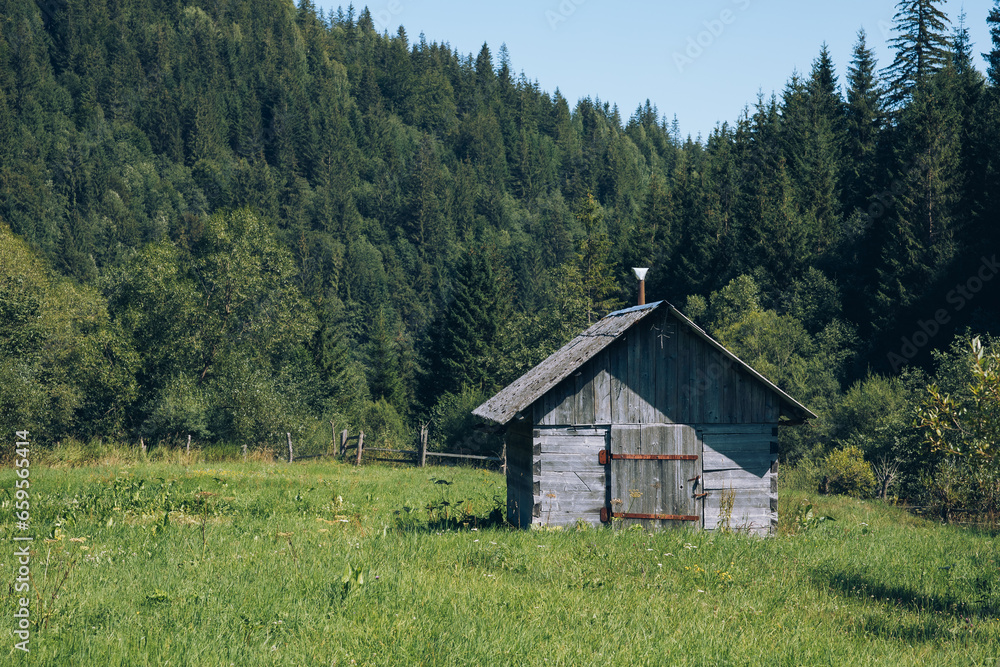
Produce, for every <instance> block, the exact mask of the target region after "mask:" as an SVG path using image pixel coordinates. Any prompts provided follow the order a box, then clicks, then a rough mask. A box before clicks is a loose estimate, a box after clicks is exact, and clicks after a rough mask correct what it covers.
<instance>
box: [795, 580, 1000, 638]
mask: <svg viewBox="0 0 1000 667" xmlns="http://www.w3.org/2000/svg"><path fill="white" fill-rule="evenodd" d="M812 578H813V581H814V583H815V584H816V585H817V586H820V587H824V588H828V589H831V590H833V591H836V592H837V593H838V594H840V595H842V596H844V597H849V598H850V597H853V598H857V599H859V600H867V601H872V602H876V603H878V604H881V605H884V606H886V607H895V608H897V609H901V610H907V611H912V612H917V613H922V612H928V613H931V614H938V616H937V617H925V618H923V619H918V620H914V621H913V622H902V621H900V619H892V618H887V617H885V616H883V615H878V616H876V615H873V616H871V617H869V618H868V619H866V620H865V621H864V623H863V626H862V627H861V628H859V630H860V631H862V632H865V633H871V634H876V635H879V636H883V637H894V638H901V639H912V640H931V639H938V638H940V637H942V636H943V635H944V634H947V635H948V636H953V635H954V633H955V628H956V627H960V626H968V628H969V629H970V631H971V630H972V629H974V627H975V625H976V621H978V620H980V619H992V618H996V617H997V616H998V615H1000V600H998V599H997V597H996V596H994V595H991V593H990V592H989V591H990V589H992V588H993V585H992V582H991V581H989V577H983V578H981V579H980V580H977V581H976V582H974V586H973V587H974V588H976V589H978V590H979V591H984V592H976V591H967V594H966V595H961V594H958V593H955V594H950V593H949V594H933V593H926V592H923V591H920V590H918V589H917V588H916V587H915V586H911V585H907V584H906V583H903V582H892V583H886V582H884V581H883V580H881V579H879V578H875V577H873V576H871V575H869V574H866V573H864V572H859V571H844V570H841V571H835V572H831V571H817V572H815V573H814V574H813V576H812ZM945 626H947V627H945Z"/></svg>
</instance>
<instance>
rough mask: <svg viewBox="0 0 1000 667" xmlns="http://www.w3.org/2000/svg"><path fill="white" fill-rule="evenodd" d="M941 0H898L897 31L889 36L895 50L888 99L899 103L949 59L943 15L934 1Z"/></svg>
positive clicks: (899, 104) (890, 70) (945, 17)
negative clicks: (893, 35) (894, 35)
mask: <svg viewBox="0 0 1000 667" xmlns="http://www.w3.org/2000/svg"><path fill="white" fill-rule="evenodd" d="M944 1H945V0H900V2H899V3H898V4H897V5H896V15H895V16H893V21H894V22H895V26H893V30H895V31H896V33H898V34H897V35H896V37H893V38H892V39H891V40H889V44H890V45H891V46H892V48H893V49H895V51H896V57H895V60H893V62H892V65H890V66H889V67H887V68H886V69H885V70H884V71H885V73H886V75H887V76H888V77H889V90H890V93H889V101H890V102H891V103H892V104H893V105H894V106H895V107H900V106H902V104H903V103H904V102H906V101H907V100H909V99H910V98H911V96H912V95H913V92H914V90H915V89H917V88H920V87H921V86H923V85H924V84H925V83H926V82H927V80H928V78H929V77H930V75H931V74H933V73H934V72H937V71H939V70H940V69H942V68H943V67H944V66H945V65H946V64H947V63H948V62H949V61H950V60H951V44H950V43H949V40H948V35H947V33H946V32H945V30H946V28H945V26H946V25H947V24H948V23H949V21H948V17H947V15H945V13H944V12H943V11H941V10H940V9H939V8H938V7H937V5H939V4H941V3H942V2H944Z"/></svg>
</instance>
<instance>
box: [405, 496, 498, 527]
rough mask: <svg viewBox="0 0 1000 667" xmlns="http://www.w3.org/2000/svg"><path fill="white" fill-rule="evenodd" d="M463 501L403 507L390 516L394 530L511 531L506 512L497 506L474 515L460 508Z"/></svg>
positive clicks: (444, 501)
mask: <svg viewBox="0 0 1000 667" xmlns="http://www.w3.org/2000/svg"><path fill="white" fill-rule="evenodd" d="M463 502H464V501H458V502H456V503H451V502H449V501H447V500H442V501H438V502H436V503H428V504H427V505H426V506H425V507H420V508H414V507H402V508H400V509H398V510H396V511H394V512H393V518H394V524H395V525H394V528H395V529H396V530H401V531H405V532H411V533H441V532H444V531H455V530H471V529H473V528H475V529H477V530H484V529H488V528H498V529H499V528H510V527H511V525H510V524H509V523H507V518H506V512H505V511H504V508H503V507H502V506H500V505H499V504H497V505H494V507H493V508H492V509H490V511H489V512H486V513H475V512H470V511H468V510H466V509H465V508H463V507H462V504H463Z"/></svg>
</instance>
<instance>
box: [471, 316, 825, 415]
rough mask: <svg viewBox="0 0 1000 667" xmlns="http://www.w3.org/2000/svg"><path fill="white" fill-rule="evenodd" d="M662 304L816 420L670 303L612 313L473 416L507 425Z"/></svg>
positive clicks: (789, 403) (517, 380) (473, 412)
mask: <svg viewBox="0 0 1000 667" xmlns="http://www.w3.org/2000/svg"><path fill="white" fill-rule="evenodd" d="M661 305H665V306H666V307H667V308H668V309H669V310H670V312H671V313H672V314H673V315H675V316H676V317H677V318H678V319H679V320H680V321H681V322H683V323H684V324H686V325H687V326H689V327H691V330H692V331H694V332H695V334H696V335H697V336H698V337H699V338H701V339H703V340H704V341H705V342H707V343H708V344H710V345H711V346H712V347H714V348H715V349H717V350H718V351H719V352H721V353H722V354H724V355H726V356H727V357H729V358H730V359H732V360H733V361H734V362H735V363H736V364H738V365H739V366H740V367H741V368H743V369H744V370H746V371H747V372H748V373H750V374H751V375H753V376H754V377H756V378H757V379H758V380H760V381H761V382H763V383H764V384H765V385H766V386H767V387H769V388H770V389H772V390H773V391H774V392H775V393H777V394H778V395H779V396H780V397H781V399H782V402H783V403H784V404H785V405H786V406H787V407H791V408H792V412H793V413H799V414H798V417H799V418H800V419H814V418H815V417H816V415H815V414H813V413H812V412H811V411H810V410H809V409H808V408H806V407H805V406H804V405H802V404H801V403H799V402H798V401H796V400H795V399H794V398H792V397H791V396H789V395H788V394H786V393H785V392H784V391H782V390H781V389H779V388H778V386H777V385H776V384H774V383H773V382H771V381H770V380H768V379H767V378H765V377H764V376H763V375H761V374H760V373H758V372H757V371H755V370H754V369H753V368H751V367H750V366H749V365H748V364H747V363H745V362H744V361H743V360H742V359H740V358H739V357H737V356H736V355H735V354H733V353H732V352H730V351H729V350H727V349H726V348H725V347H723V346H722V345H721V344H720V343H719V342H718V341H716V340H715V339H714V338H712V337H711V336H709V335H708V334H707V333H705V332H704V331H703V330H702V329H701V327H699V326H698V325H697V324H695V323H694V322H692V321H691V320H689V319H688V318H687V317H685V316H684V314H683V313H681V312H680V311H679V310H677V309H676V308H674V307H673V306H672V305H671V304H669V303H667V302H666V301H657V302H655V303H650V304H646V305H644V306H633V307H632V308H626V309H624V310H618V311H615V312H613V313H610V314H608V315H607V316H605V317H604V318H603V319H601V320H600V321H599V322H597V323H595V324H594V325H592V326H591V327H590V328H588V329H587V330H586V331H584V332H583V333H581V334H580V335H579V336H577V337H576V338H574V339H573V340H571V341H570V342H568V343H566V344H565V345H563V346H562V347H561V348H559V349H558V350H556V351H555V352H553V353H552V354H551V355H549V357H548V358H547V359H545V360H544V361H542V362H541V363H540V364H538V365H537V366H535V367H534V368H532V369H531V370H530V371H528V372H527V373H525V374H524V375H522V376H521V377H519V378H518V379H516V380H514V381H513V382H512V383H510V384H509V385H507V386H506V387H504V388H503V389H502V390H500V392H499V393H497V394H496V395H495V396H493V398H491V399H490V400H488V401H486V402H485V403H483V404H482V405H480V406H479V407H478V408H476V409H475V410H473V411H472V414H474V415H476V416H477V417H482V418H483V419H489V420H491V421H494V422H497V423H498V424H506V423H507V422H509V421H510V420H511V419H513V418H514V416H515V415H516V414H517V413H518V412H521V411H522V410H524V409H525V408H527V407H528V406H530V405H531V404H532V403H534V402H535V401H537V400H538V399H539V398H541V397H542V396H544V395H545V393H546V392H548V391H549V390H550V389H552V388H553V387H555V386H556V385H557V384H559V383H560V382H562V381H563V380H564V379H565V378H566V377H567V376H569V374H570V373H572V372H573V371H575V370H576V369H578V368H579V367H580V366H582V365H583V364H585V363H587V361H589V360H590V359H592V358H593V357H594V356H596V355H597V353H598V352H600V351H601V350H603V349H604V348H606V347H607V346H608V345H610V344H611V343H612V342H613V341H614V340H615V339H617V338H618V337H619V336H621V335H622V334H623V333H625V332H626V331H627V330H628V329H629V328H631V327H632V325H634V324H635V323H636V322H638V321H639V320H641V319H643V318H644V317H646V316H647V315H649V314H650V313H652V312H653V311H654V310H656V309H657V308H658V307H659V306H661Z"/></svg>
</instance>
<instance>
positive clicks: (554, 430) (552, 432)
mask: <svg viewBox="0 0 1000 667" xmlns="http://www.w3.org/2000/svg"><path fill="white" fill-rule="evenodd" d="M535 431H537V433H538V436H537V437H539V438H544V437H549V436H553V437H559V436H562V437H570V438H579V437H582V436H594V435H599V436H604V435H606V434H607V432H608V427H607V426H568V427H567V426H559V427H553V426H541V427H539V428H537V429H535Z"/></svg>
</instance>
